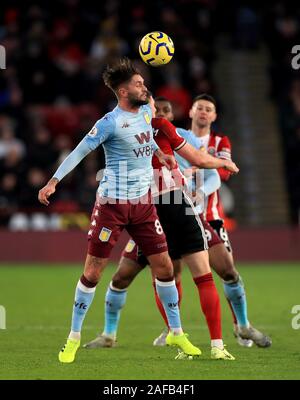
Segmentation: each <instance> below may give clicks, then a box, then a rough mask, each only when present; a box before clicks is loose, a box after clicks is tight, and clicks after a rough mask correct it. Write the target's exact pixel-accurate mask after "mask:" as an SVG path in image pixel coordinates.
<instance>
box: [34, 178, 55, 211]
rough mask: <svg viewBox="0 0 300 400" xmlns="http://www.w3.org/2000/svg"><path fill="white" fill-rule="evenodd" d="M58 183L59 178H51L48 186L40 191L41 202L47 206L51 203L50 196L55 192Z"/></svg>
mask: <svg viewBox="0 0 300 400" xmlns="http://www.w3.org/2000/svg"><path fill="white" fill-rule="evenodd" d="M57 183H58V180H57V179H55V178H54V179H50V181H49V182H48V183H47V185H46V186H44V187H43V188H42V189H41V190H40V191H39V196H38V199H39V202H40V203H42V204H44V205H45V206H48V205H49V204H50V202H49V200H48V198H49V197H50V196H51V195H52V194H53V193H54V192H55V190H56V189H55V187H56V185H57Z"/></svg>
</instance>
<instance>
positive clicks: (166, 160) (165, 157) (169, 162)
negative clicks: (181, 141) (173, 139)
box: [158, 153, 176, 170]
mask: <svg viewBox="0 0 300 400" xmlns="http://www.w3.org/2000/svg"><path fill="white" fill-rule="evenodd" d="M158 158H159V161H160V163H161V164H162V165H164V166H165V167H167V168H168V169H169V170H171V169H173V168H175V167H176V160H175V157H174V156H171V155H169V154H164V153H162V154H160V156H159V157H158Z"/></svg>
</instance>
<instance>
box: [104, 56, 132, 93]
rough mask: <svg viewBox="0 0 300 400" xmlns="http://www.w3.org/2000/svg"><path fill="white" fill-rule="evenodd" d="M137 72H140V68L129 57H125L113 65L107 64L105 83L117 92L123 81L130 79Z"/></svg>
mask: <svg viewBox="0 0 300 400" xmlns="http://www.w3.org/2000/svg"><path fill="white" fill-rule="evenodd" d="M137 74H138V75H139V74H140V72H139V70H138V69H137V68H136V67H135V66H134V65H133V63H132V62H131V61H130V60H129V58H127V57H124V58H122V59H120V60H119V61H118V62H116V63H115V64H113V65H111V66H110V65H107V67H106V69H105V71H104V72H103V74H102V77H103V80H104V83H105V85H106V86H108V87H109V88H110V89H112V90H113V91H114V92H115V91H116V90H117V89H118V87H119V86H120V85H121V84H122V83H125V82H128V81H130V79H131V78H132V77H133V75H137Z"/></svg>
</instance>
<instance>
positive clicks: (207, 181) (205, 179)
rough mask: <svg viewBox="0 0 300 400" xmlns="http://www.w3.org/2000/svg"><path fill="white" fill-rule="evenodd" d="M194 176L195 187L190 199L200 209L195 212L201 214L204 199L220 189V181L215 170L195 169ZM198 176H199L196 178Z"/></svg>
mask: <svg viewBox="0 0 300 400" xmlns="http://www.w3.org/2000/svg"><path fill="white" fill-rule="evenodd" d="M195 174H196V176H194V180H193V181H194V183H195V187H194V190H193V192H192V198H193V200H194V202H195V205H196V206H198V207H200V208H199V209H198V210H197V211H199V212H203V209H204V199H205V198H206V197H208V196H209V195H211V194H212V193H214V192H216V191H217V190H218V189H220V187H221V179H220V176H219V174H218V171H217V170H216V169H202V170H199V169H197V170H196V171H195ZM197 174H200V176H197Z"/></svg>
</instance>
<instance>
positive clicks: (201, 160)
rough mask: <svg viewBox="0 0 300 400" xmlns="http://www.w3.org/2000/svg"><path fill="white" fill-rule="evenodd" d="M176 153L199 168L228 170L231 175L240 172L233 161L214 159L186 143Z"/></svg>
mask: <svg viewBox="0 0 300 400" xmlns="http://www.w3.org/2000/svg"><path fill="white" fill-rule="evenodd" d="M176 151H177V153H178V154H179V155H180V156H181V157H183V158H185V159H186V160H187V161H189V162H190V163H191V164H192V165H195V166H197V167H198V168H208V169H211V168H216V169H218V168H223V169H225V170H227V172H228V173H229V174H230V173H233V174H237V173H238V172H239V169H238V167H237V166H236V165H235V163H234V162H233V161H231V160H225V159H221V158H216V157H213V156H211V155H210V154H208V153H207V152H206V151H202V150H197V149H195V148H194V147H193V146H192V145H190V144H189V143H186V144H185V145H184V146H183V147H182V148H181V149H179V150H176Z"/></svg>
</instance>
